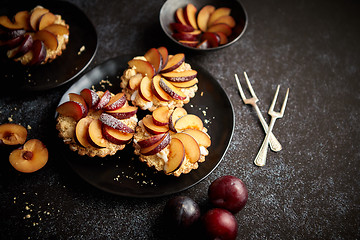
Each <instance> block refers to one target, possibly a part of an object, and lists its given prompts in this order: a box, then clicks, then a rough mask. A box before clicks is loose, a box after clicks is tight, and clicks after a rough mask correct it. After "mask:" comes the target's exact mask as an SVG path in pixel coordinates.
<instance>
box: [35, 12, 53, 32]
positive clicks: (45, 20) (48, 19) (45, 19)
mask: <svg viewBox="0 0 360 240" xmlns="http://www.w3.org/2000/svg"><path fill="white" fill-rule="evenodd" d="M55 19H56V17H55V15H54V14H52V13H51V12H48V13H45V14H44V15H42V16H41V17H40V19H39V27H38V28H39V30H43V29H44V28H46V27H48V26H50V25H51V24H53V23H54V22H55Z"/></svg>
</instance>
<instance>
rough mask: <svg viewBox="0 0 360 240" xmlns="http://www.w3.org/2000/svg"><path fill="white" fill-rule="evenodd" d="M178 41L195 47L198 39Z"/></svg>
mask: <svg viewBox="0 0 360 240" xmlns="http://www.w3.org/2000/svg"><path fill="white" fill-rule="evenodd" d="M179 43H181V44H184V45H186V46H189V47H196V46H197V45H198V44H199V41H198V40H195V41H188V40H179Z"/></svg>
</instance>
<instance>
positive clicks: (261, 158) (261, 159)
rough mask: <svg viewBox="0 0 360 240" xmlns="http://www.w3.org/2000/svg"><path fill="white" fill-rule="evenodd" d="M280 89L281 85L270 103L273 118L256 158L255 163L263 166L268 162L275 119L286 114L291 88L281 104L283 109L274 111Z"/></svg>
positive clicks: (270, 113) (270, 112)
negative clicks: (269, 143)
mask: <svg viewBox="0 0 360 240" xmlns="http://www.w3.org/2000/svg"><path fill="white" fill-rule="evenodd" d="M279 89H280V85H278V87H277V89H276V93H275V96H274V99H273V101H272V103H271V105H270V108H269V112H268V114H269V115H270V116H271V120H270V124H269V129H268V131H267V133H266V136H265V139H264V141H263V143H262V145H261V148H260V150H259V152H258V154H257V156H256V158H255V160H254V163H255V165H257V166H259V167H261V166H264V165H265V163H266V155H267V150H268V142H269V138H270V134H271V131H272V129H273V127H274V124H275V121H276V119H278V118H282V117H283V116H284V112H285V107H286V103H287V100H288V96H289V89H287V91H286V95H285V99H284V102H283V104H282V106H281V110H280V112H275V111H274V106H275V102H276V99H277V96H278V94H279Z"/></svg>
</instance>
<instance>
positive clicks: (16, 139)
mask: <svg viewBox="0 0 360 240" xmlns="http://www.w3.org/2000/svg"><path fill="white" fill-rule="evenodd" d="M26 137H27V130H26V128H25V127H23V126H21V125H19V124H15V123H4V124H1V125H0V144H5V145H18V144H24V143H25V141H26Z"/></svg>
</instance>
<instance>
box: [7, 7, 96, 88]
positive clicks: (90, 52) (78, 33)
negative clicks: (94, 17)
mask: <svg viewBox="0 0 360 240" xmlns="http://www.w3.org/2000/svg"><path fill="white" fill-rule="evenodd" d="M12 2H13V3H12V4H11V3H9V4H7V5H5V6H2V7H1V9H0V15H7V16H9V17H12V16H14V14H15V13H16V12H17V11H19V10H25V9H26V10H31V9H32V8H34V7H35V6H37V5H42V6H43V7H45V8H48V9H49V10H50V11H51V12H53V13H54V14H59V15H61V16H62V18H63V19H64V20H65V21H66V23H67V24H69V26H70V38H69V43H68V44H67V46H66V49H65V50H64V51H63V54H62V55H61V56H59V57H57V58H56V59H55V60H54V61H52V62H51V63H47V64H44V65H40V66H33V67H26V66H23V65H21V64H20V63H15V62H14V61H12V60H9V59H8V58H7V57H6V53H5V52H4V49H3V50H2V52H1V55H0V61H1V62H0V64H1V70H0V78H1V80H3V81H4V82H6V83H7V84H8V85H9V86H8V87H10V89H13V88H16V90H18V89H19V90H25V91H38V90H47V89H51V88H54V87H57V86H60V85H62V84H64V83H66V82H68V81H71V80H72V79H74V78H75V77H76V76H78V75H79V74H80V73H81V72H82V71H83V70H84V69H85V68H86V67H87V66H88V65H89V63H90V62H91V60H92V59H93V57H94V55H95V53H96V50H97V34H96V30H95V28H94V26H93V24H92V23H91V22H90V20H89V19H88V18H87V16H86V15H85V14H84V13H83V12H82V11H81V10H80V9H79V8H78V7H76V6H75V5H73V4H71V3H69V2H63V1H44V2H41V1H23V2H21V6H19V4H18V2H17V1H12ZM14 4H15V5H14ZM83 46H84V47H85V50H84V51H82V52H81V54H79V51H80V49H81V48H82V47H83ZM7 89H9V88H7Z"/></svg>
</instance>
